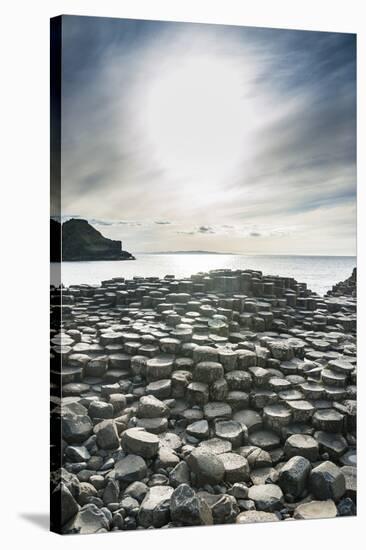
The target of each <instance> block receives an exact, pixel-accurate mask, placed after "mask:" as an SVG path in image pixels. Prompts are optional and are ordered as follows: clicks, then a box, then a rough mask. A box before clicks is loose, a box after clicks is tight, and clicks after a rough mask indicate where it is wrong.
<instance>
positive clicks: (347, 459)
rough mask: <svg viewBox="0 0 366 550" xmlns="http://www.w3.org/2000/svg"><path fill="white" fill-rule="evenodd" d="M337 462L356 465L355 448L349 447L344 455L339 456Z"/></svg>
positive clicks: (344, 464)
mask: <svg viewBox="0 0 366 550" xmlns="http://www.w3.org/2000/svg"><path fill="white" fill-rule="evenodd" d="M339 462H340V463H341V464H343V466H354V467H356V466H357V453H356V449H349V451H347V452H346V453H344V455H342V456H341V458H340V460H339Z"/></svg>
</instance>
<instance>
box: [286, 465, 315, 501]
mask: <svg viewBox="0 0 366 550" xmlns="http://www.w3.org/2000/svg"><path fill="white" fill-rule="evenodd" d="M310 471H311V464H310V462H309V460H308V459H307V458H304V457H303V456H293V457H292V458H290V460H288V461H287V462H286V464H284V465H283V466H282V468H281V469H280V471H279V477H278V485H279V486H280V487H281V489H282V491H283V492H284V493H285V494H289V495H291V496H293V497H295V498H298V497H300V495H301V494H302V493H303V491H304V489H305V487H306V483H307V480H308V477H309V474H310Z"/></svg>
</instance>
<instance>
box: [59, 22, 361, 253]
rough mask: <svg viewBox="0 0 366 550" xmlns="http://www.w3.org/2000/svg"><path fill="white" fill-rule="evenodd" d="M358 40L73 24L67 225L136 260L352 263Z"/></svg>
mask: <svg viewBox="0 0 366 550" xmlns="http://www.w3.org/2000/svg"><path fill="white" fill-rule="evenodd" d="M355 57H356V40H355V35H351V34H336V33H320V32H319V33H316V32H306V31H287V30H273V29H261V28H248V27H233V26H217V25H199V24H188V23H163V22H151V21H134V20H121V19H104V18H89V17H72V16H66V17H64V19H63V52H62V61H63V89H62V117H63V119H62V214H63V216H64V217H68V216H74V217H75V216H79V217H82V218H86V219H88V220H89V221H90V223H92V224H93V225H94V226H95V227H96V228H97V229H99V230H100V231H101V232H102V233H103V234H104V235H106V236H109V237H112V238H118V239H121V240H122V241H123V245H124V247H125V248H126V249H127V250H130V251H131V252H142V251H157V250H159V251H161V250H212V251H222V252H238V253H257V254H277V253H278V254H279V253H282V254H325V255H354V254H355V252H356V237H355V232H356V143H355V126H356V98H355V93H356V82H355V71H356V69H355V63H356V59H355Z"/></svg>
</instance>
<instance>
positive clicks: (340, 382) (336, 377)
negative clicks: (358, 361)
mask: <svg viewBox="0 0 366 550" xmlns="http://www.w3.org/2000/svg"><path fill="white" fill-rule="evenodd" d="M320 378H321V381H322V382H323V384H324V385H328V386H336V387H340V388H343V387H344V386H345V384H346V380H347V375H346V374H342V373H340V372H337V371H334V370H332V369H323V370H322V372H321V375H320Z"/></svg>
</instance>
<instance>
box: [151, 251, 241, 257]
mask: <svg viewBox="0 0 366 550" xmlns="http://www.w3.org/2000/svg"><path fill="white" fill-rule="evenodd" d="M144 254H217V255H222V254H223V255H225V256H226V255H227V256H234V255H235V254H233V253H232V252H211V250H167V251H164V250H162V251H159V252H144Z"/></svg>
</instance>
